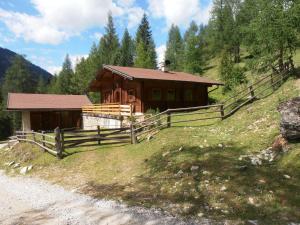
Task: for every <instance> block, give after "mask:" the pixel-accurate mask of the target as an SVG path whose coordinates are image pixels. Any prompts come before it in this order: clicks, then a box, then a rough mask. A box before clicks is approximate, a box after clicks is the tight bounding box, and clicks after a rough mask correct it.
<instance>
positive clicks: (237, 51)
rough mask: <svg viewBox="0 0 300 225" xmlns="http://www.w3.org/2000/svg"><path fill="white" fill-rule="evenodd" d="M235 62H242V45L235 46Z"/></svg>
mask: <svg viewBox="0 0 300 225" xmlns="http://www.w3.org/2000/svg"><path fill="white" fill-rule="evenodd" d="M233 51H234V63H240V61H241V57H240V45H236V46H234V49H233Z"/></svg>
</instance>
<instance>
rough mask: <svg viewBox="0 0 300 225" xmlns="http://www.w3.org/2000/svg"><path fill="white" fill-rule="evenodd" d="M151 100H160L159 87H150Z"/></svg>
mask: <svg viewBox="0 0 300 225" xmlns="http://www.w3.org/2000/svg"><path fill="white" fill-rule="evenodd" d="M151 99H152V101H160V100H161V90H160V89H159V88H153V89H152V97H151Z"/></svg>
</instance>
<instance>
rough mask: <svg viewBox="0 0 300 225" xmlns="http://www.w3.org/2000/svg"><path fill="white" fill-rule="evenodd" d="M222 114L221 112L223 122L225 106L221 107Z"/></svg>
mask: <svg viewBox="0 0 300 225" xmlns="http://www.w3.org/2000/svg"><path fill="white" fill-rule="evenodd" d="M220 112H221V119H222V120H223V119H224V117H225V113H224V104H221V105H220Z"/></svg>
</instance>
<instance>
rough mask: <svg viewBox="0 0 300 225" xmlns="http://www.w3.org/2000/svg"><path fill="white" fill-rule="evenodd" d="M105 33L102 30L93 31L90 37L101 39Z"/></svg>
mask: <svg viewBox="0 0 300 225" xmlns="http://www.w3.org/2000/svg"><path fill="white" fill-rule="evenodd" d="M102 36H103V34H102V33H100V32H95V33H93V34H92V35H91V36H90V38H92V39H95V40H96V41H99V40H100V39H101V38H102Z"/></svg>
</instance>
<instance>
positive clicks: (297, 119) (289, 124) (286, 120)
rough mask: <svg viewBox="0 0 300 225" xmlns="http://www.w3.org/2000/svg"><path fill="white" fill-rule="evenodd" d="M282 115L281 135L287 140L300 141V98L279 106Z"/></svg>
mask: <svg viewBox="0 0 300 225" xmlns="http://www.w3.org/2000/svg"><path fill="white" fill-rule="evenodd" d="M278 111H279V112H280V114H281V121H280V133H281V134H282V136H283V137H284V138H286V139H287V140H290V141H293V140H300V97H296V98H293V99H291V100H289V101H286V102H283V103H281V104H280V105H279V106H278Z"/></svg>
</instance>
